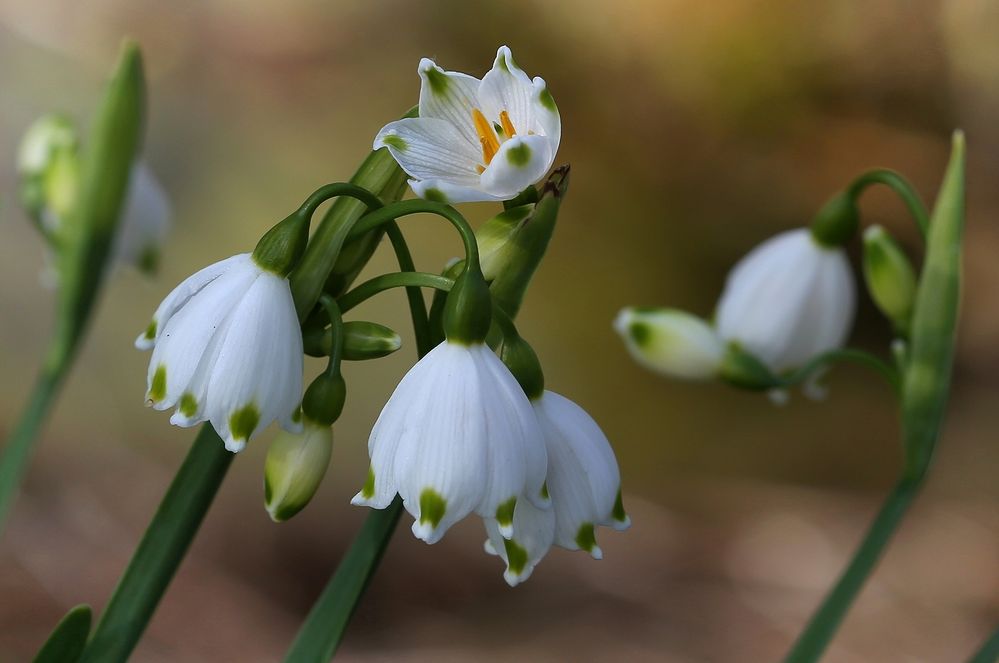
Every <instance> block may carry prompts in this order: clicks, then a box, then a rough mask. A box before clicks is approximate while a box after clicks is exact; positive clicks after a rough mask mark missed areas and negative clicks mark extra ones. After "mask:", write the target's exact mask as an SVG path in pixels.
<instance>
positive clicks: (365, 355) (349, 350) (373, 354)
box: [302, 320, 402, 361]
mask: <svg viewBox="0 0 999 663" xmlns="http://www.w3.org/2000/svg"><path fill="white" fill-rule="evenodd" d="M302 340H303V344H304V347H305V354H307V355H309V356H310V357H328V356H329V354H330V351H331V350H332V347H333V330H332V329H329V328H326V329H324V328H322V327H321V326H314V325H312V326H310V325H306V327H305V328H303V330H302ZM400 347H402V339H401V338H400V337H399V335H398V334H396V333H395V332H394V331H392V330H391V329H390V328H388V327H386V326H385V325H380V324H378V323H376V322H367V321H362V320H355V321H351V322H345V323H343V354H342V355H341V359H346V360H348V361H364V360H366V359H379V358H381V357H385V356H388V355H390V354H392V353H393V352H395V351H396V350H398V349H399V348H400Z"/></svg>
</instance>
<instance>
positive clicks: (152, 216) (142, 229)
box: [114, 161, 171, 271]
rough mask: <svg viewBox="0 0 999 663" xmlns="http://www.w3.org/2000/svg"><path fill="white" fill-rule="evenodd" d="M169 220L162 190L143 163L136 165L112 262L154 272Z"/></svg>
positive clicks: (130, 181) (164, 194) (166, 202)
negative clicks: (115, 261)
mask: <svg viewBox="0 0 999 663" xmlns="http://www.w3.org/2000/svg"><path fill="white" fill-rule="evenodd" d="M170 216H171V212H170V201H169V199H168V198H167V195H166V193H165V192H164V191H163V187H162V186H160V183H159V182H158V181H157V180H156V177H155V176H154V175H153V173H152V171H151V170H150V169H149V167H148V166H147V165H146V164H145V163H144V162H142V161H138V162H136V163H135V165H134V166H132V174H131V178H130V180H129V184H128V193H127V195H126V198H125V202H124V204H123V207H122V216H121V221H120V222H119V224H118V235H117V237H115V243H114V256H115V260H117V261H118V262H119V263H124V264H128V265H133V266H135V267H138V268H139V269H141V270H143V271H151V270H152V269H154V268H155V266H156V263H157V262H158V258H159V250H160V245H161V244H162V243H163V240H164V239H165V238H166V234H167V231H169V230H170Z"/></svg>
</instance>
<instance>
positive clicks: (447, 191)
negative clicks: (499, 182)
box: [409, 179, 510, 204]
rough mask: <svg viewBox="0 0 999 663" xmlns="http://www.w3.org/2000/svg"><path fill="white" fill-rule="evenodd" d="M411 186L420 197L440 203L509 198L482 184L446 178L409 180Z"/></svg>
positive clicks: (477, 201)
mask: <svg viewBox="0 0 999 663" xmlns="http://www.w3.org/2000/svg"><path fill="white" fill-rule="evenodd" d="M409 186H410V188H412V189H413V193H415V194H416V195H417V196H419V197H420V198H423V199H425V200H433V201H435V202H438V203H451V204H454V203H479V202H486V201H495V202H502V201H504V200H509V198H510V196H507V195H498V196H497V195H493V194H492V193H488V192H486V191H484V190H482V188H481V186H480V185H476V186H474V187H472V186H458V185H455V184H452V183H450V182H448V181H445V180H440V179H431V180H409Z"/></svg>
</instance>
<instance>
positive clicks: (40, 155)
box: [17, 113, 79, 177]
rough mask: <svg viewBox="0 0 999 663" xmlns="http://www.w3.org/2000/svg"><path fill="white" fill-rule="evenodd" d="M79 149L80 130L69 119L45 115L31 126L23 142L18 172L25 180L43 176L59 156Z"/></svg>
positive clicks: (19, 153) (19, 152)
mask: <svg viewBox="0 0 999 663" xmlns="http://www.w3.org/2000/svg"><path fill="white" fill-rule="evenodd" d="M78 147H79V140H78V139H77V135H76V128H75V127H74V126H73V123H72V122H71V121H70V120H69V119H68V118H66V117H64V116H62V115H58V114H54V113H53V114H49V115H43V116H42V117H40V118H38V119H37V120H35V121H34V122H33V123H32V124H31V126H30V127H28V130H27V131H26V132H25V134H24V138H22V139H21V145H20V146H19V148H18V151H17V170H18V172H19V173H21V175H22V176H24V177H32V176H36V175H42V174H44V173H45V171H46V170H48V168H49V164H50V163H51V161H52V157H53V156H54V155H55V154H56V153H58V152H61V151H64V150H68V151H70V152H75V151H77V149H78Z"/></svg>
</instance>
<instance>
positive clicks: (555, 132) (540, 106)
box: [532, 76, 562, 154]
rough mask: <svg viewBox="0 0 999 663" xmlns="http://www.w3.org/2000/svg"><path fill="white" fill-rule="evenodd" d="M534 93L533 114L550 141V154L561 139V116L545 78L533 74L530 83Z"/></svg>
mask: <svg viewBox="0 0 999 663" xmlns="http://www.w3.org/2000/svg"><path fill="white" fill-rule="evenodd" d="M532 87H533V92H534V95H533V97H532V101H533V103H534V114H535V117H536V118H537V123H538V126H539V127H541V132H540V133H542V134H544V135H545V136H548V139H549V140H550V141H551V145H552V148H551V149H552V154H554V153H555V152H557V151H558V146H559V144H560V143H561V141H562V118H561V116H560V115H559V112H558V106H556V105H555V98H554V97H552V93H551V92H550V91H549V90H548V84H547V83H545V79H543V78H541V77H540V76H535V77H534V81H533V84H532Z"/></svg>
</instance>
